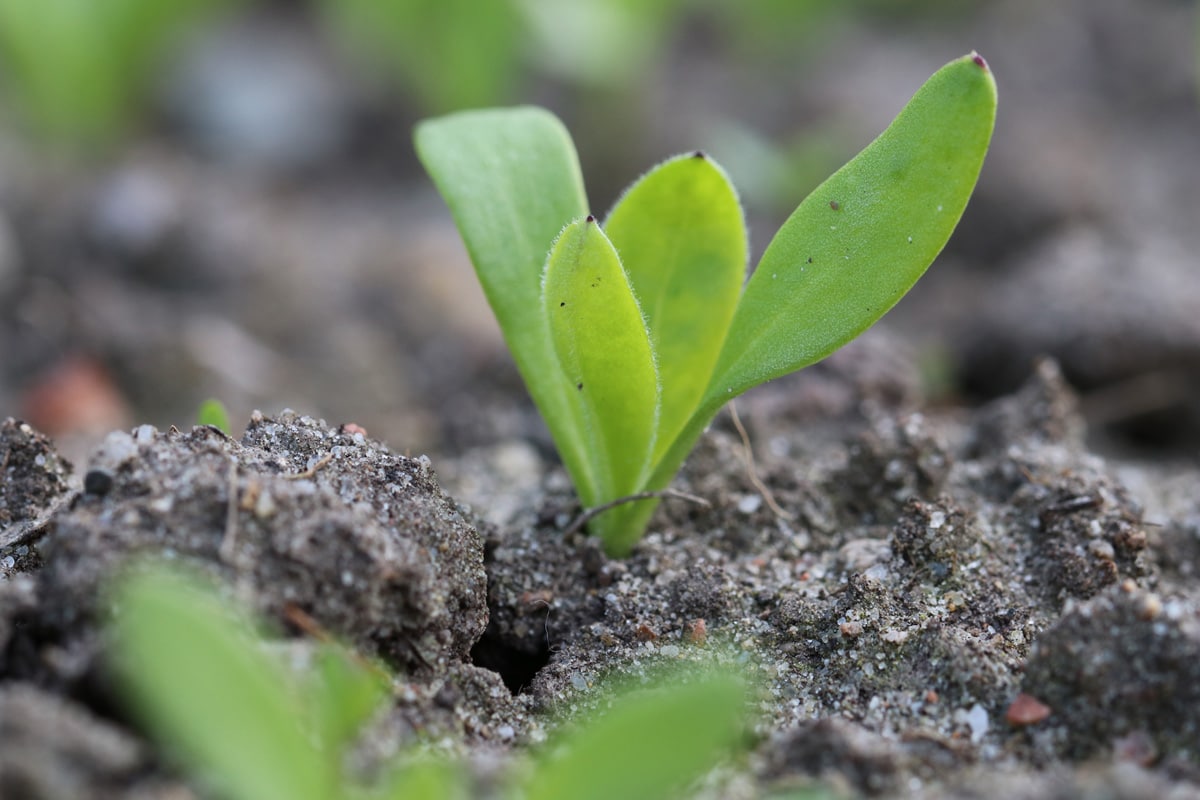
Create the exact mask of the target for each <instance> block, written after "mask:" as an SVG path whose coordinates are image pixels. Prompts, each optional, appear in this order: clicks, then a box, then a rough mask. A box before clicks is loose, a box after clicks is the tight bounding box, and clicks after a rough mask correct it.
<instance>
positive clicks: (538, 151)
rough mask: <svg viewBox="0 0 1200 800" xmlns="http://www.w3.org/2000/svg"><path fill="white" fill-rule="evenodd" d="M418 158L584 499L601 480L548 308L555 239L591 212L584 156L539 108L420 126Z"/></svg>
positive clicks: (590, 498) (592, 496)
mask: <svg viewBox="0 0 1200 800" xmlns="http://www.w3.org/2000/svg"><path fill="white" fill-rule="evenodd" d="M414 138H415V143H416V148H417V155H418V156H419V157H420V159H421V163H422V164H424V165H425V169H426V170H428V172H429V174H430V176H431V177H432V178H433V180H434V183H436V184H437V187H438V190H439V191H440V192H441V193H442V197H444V198H445V200H446V204H447V205H448V206H449V207H450V212H451V214H452V215H453V216H454V221H455V223H457V225H458V230H459V232H460V233H461V234H462V237H463V241H464V242H465V243H466V246H467V252H468V253H469V254H470V256H471V261H472V263H473V264H474V265H475V272H476V275H478V277H479V282H480V284H481V285H482V286H483V290H484V293H485V294H486V295H487V298H488V302H489V303H490V304H491V306H492V311H493V312H494V313H495V314H496V319H497V320H498V321H499V323H500V328H501V330H502V331H503V332H504V338H505V341H507V343H508V347H509V349H510V350H511V351H512V354H513V358H514V359H515V360H516V362H517V368H518V369H519V370H520V371H521V376H522V377H523V378H524V379H525V385H526V387H527V388H528V389H529V394H530V395H531V396H532V398H533V401H534V403H536V404H537V407H538V410H539V411H541V413H542V418H543V419H545V421H546V425H547V427H549V429H550V433H551V435H552V436H553V437H554V443H555V445H556V446H557V447H558V451H559V455H560V456H561V457H562V459H563V463H564V464H565V465H566V467H567V470H568V471H569V472H570V473H571V478H572V480H573V481H574V483H575V488H576V490H577V491H578V492H579V496H580V499H581V501H582V502H583V503H584V504H585V505H591V504H593V503H595V502H596V498H597V496H598V494H597V489H596V480H597V479H596V476H594V475H593V465H592V463H591V461H590V460H589V458H588V452H587V450H586V447H585V445H584V439H583V421H582V420H581V419H580V418H579V417H578V414H579V412H580V409H579V408H578V405H577V404H576V403H574V402H573V401H572V399H571V398H572V393H573V392H574V387H573V386H570V385H569V384H567V382H566V380H565V378H564V377H563V375H562V372H561V370H560V369H559V366H558V359H557V357H556V356H555V354H554V349H553V346H552V345H551V342H550V332H549V328H548V321H547V319H546V317H545V315H543V314H539V313H537V312H536V309H538V308H540V307H541V293H542V286H541V282H542V272H543V269H544V267H545V264H546V256H547V253H549V251H550V245H551V244H552V243H553V242H554V239H555V237H556V236H558V234H559V232H560V231H562V229H563V228H564V227H565V226H566V225H567V224H568V223H569V222H570V221H571V220H573V219H578V218H579V217H582V216H583V215H585V214H586V213H587V198H586V197H585V195H584V191H583V178H582V176H581V175H580V171H579V159H578V157H577V156H576V154H575V147H574V145H572V143H571V137H570V135H569V134H568V133H567V131H566V129H565V128H563V126H562V123H561V122H559V121H558V119H557V118H556V117H554V115H552V114H550V113H549V112H547V111H544V110H542V109H538V108H513V109H493V110H484V111H467V112H462V113H458V114H452V115H450V116H446V117H440V118H438V119H432V120H427V121H425V122H422V123H421V124H419V125H418V126H417V129H416V133H415V137H414Z"/></svg>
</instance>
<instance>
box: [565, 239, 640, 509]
mask: <svg viewBox="0 0 1200 800" xmlns="http://www.w3.org/2000/svg"><path fill="white" fill-rule="evenodd" d="M542 302H543V308H544V311H545V315H546V318H547V320H548V325H549V329H550V334H551V340H552V341H553V344H554V350H555V352H556V353H557V355H558V359H559V363H560V365H561V368H562V371H563V374H564V375H565V376H566V378H567V380H568V382H569V383H570V385H571V387H572V398H571V399H572V402H573V403H575V404H576V405H577V407H578V408H579V412H578V416H579V417H580V418H581V419H582V420H583V421H584V436H585V443H586V445H587V447H588V450H589V452H590V454H591V457H592V460H593V461H594V462H595V464H596V465H597V470H596V475H597V478H598V485H599V488H600V491H601V492H602V496H604V497H607V498H615V497H620V496H622V495H625V494H630V493H632V492H634V491H636V490H637V488H638V487H639V486H640V485H641V482H642V480H643V479H644V478H645V475H646V472H647V470H648V469H649V464H650V455H651V451H652V448H653V446H654V433H655V429H656V426H657V422H658V376H657V374H656V372H655V367H654V355H653V352H652V351H651V348H650V338H649V334H648V333H647V331H646V326H645V323H644V322H643V320H642V312H641V310H640V309H639V308H638V303H637V300H635V299H634V296H633V291H632V289H630V286H629V281H628V279H627V278H626V276H625V270H624V269H622V267H621V260H620V258H619V257H618V256H617V251H616V250H614V249H613V246H612V244H611V243H610V242H609V240H608V237H606V236H605V235H604V232H603V231H601V230H600V226H599V225H598V224H596V221H595V220H594V218H592V217H588V218H586V219H583V220H578V221H576V222H573V223H571V224H570V225H568V226H567V228H566V229H565V230H564V231H563V232H562V235H561V236H559V238H558V240H557V241H556V242H555V243H554V248H553V249H552V250H551V251H550V258H549V260H548V261H547V262H546V276H545V282H544V287H543V298H542Z"/></svg>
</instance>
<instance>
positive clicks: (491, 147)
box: [415, 53, 996, 555]
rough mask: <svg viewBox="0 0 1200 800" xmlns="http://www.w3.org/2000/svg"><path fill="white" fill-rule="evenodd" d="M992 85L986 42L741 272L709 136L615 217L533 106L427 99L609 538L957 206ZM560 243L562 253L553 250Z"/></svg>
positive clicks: (938, 243) (450, 191)
mask: <svg viewBox="0 0 1200 800" xmlns="http://www.w3.org/2000/svg"><path fill="white" fill-rule="evenodd" d="M995 112H996V86H995V82H994V80H993V78H992V75H991V73H990V71H989V70H988V67H987V64H986V63H985V62H984V60H983V59H982V58H981V57H980V56H978V55H976V54H974V53H972V54H970V55H967V56H964V57H963V58H960V59H958V60H956V61H952V62H951V63H949V64H947V65H946V66H945V67H943V68H942V69H940V70H939V71H938V72H937V73H936V74H934V75H933V77H931V78H930V79H929V81H927V82H926V83H925V85H924V86H923V87H921V89H920V90H919V91H918V92H917V93H916V95H914V96H913V98H912V99H911V100H910V101H909V103H908V105H907V106H906V107H905V108H904V109H903V110H902V111H901V112H900V114H899V116H897V117H896V119H895V120H894V121H893V122H892V124H891V125H890V126H889V127H888V129H887V130H886V131H884V132H883V133H882V134H881V135H880V136H879V138H877V139H876V140H875V141H874V142H872V143H871V144H870V145H868V146H867V148H866V149H865V150H863V151H862V152H861V153H859V154H858V155H857V156H856V157H855V158H854V159H852V160H851V161H850V162H849V163H848V164H846V165H845V166H844V167H842V168H841V169H839V170H838V171H837V172H835V173H834V174H833V175H832V176H831V177H830V178H828V179H827V180H826V181H825V182H824V183H822V184H821V185H820V186H819V187H817V189H816V190H814V191H813V192H812V194H810V195H809V196H808V198H807V199H805V200H804V202H802V203H801V204H800V206H799V208H797V209H796V211H795V212H794V213H793V214H792V215H791V217H790V218H789V219H788V220H787V221H786V222H785V223H784V224H783V227H782V228H780V230H779V231H778V232H777V233H776V235H775V237H774V239H773V240H772V241H771V243H770V245H769V246H768V247H767V249H766V251H765V253H764V254H763V256H762V259H761V260H760V261H759V263H758V266H757V268H756V269H755V271H754V273H753V275H752V276H751V278H750V280H749V282H747V283H746V284H745V286H744V287H743V279H744V276H745V271H746V254H747V245H746V231H745V223H744V221H743V217H742V211H741V206H740V204H739V202H738V198H737V195H736V194H735V192H734V189H733V187H732V186H731V185H730V182H729V179H728V177H727V176H726V174H725V172H724V171H723V170H722V169H721V168H720V167H719V166H717V164H716V163H715V162H713V161H712V159H710V158H708V157H707V156H705V155H704V154H702V153H696V154H694V155H688V156H680V157H677V158H673V159H670V160H668V161H666V162H664V163H662V164H660V165H659V166H658V167H656V168H654V169H653V170H651V171H650V172H649V173H648V174H646V175H645V176H643V177H642V178H641V179H640V180H638V181H637V182H635V183H634V184H633V185H632V186H631V187H630V188H629V189H628V190H627V191H626V192H625V194H624V196H623V197H622V198H621V199H620V200H619V201H618V202H617V204H616V207H615V208H613V209H612V211H611V212H610V213H609V215H608V217H607V218H606V219H605V220H604V222H603V223H601V222H600V221H599V220H597V219H596V218H595V217H593V216H591V215H590V214H589V212H588V205H587V199H586V196H585V193H584V189H583V179H582V177H581V174H580V167H579V161H578V157H577V156H576V153H575V149H574V147H573V145H572V143H571V139H570V136H569V135H568V134H567V132H566V130H565V129H564V128H563V126H562V124H561V123H560V122H559V121H558V120H557V119H556V118H555V117H553V116H552V115H551V114H550V113H548V112H546V111H544V110H541V109H536V108H514V109H499V110H483V111H470V112H462V113H459V114H453V115H450V116H446V117H442V118H438V119H433V120H427V121H425V122H423V123H421V124H420V125H418V127H417V130H416V135H415V139H416V149H417V153H418V155H419V156H420V158H421V161H422V162H423V163H424V165H425V167H426V169H427V170H428V171H429V173H430V175H431V176H432V177H433V180H434V182H435V183H436V184H437V187H438V189H439V190H440V191H441V193H442V195H443V197H444V198H445V199H446V202H447V205H448V206H449V207H450V211H451V213H452V214H453V216H454V219H455V221H456V223H457V225H458V228H459V231H460V233H461V234H462V237H463V239H464V241H465V243H466V246H467V251H468V253H469V255H470V257H471V260H472V262H473V263H474V265H475V270H476V273H477V275H478V277H479V281H480V283H481V284H482V286H483V289H484V292H485V294H486V295H487V298H488V301H489V303H490V304H491V306H492V309H493V311H494V312H495V314H496V317H497V319H498V320H499V322H500V327H501V329H502V330H503V333H504V337H505V340H506V341H507V343H508V346H509V348H510V350H511V351H512V353H513V357H514V360H515V361H516V364H517V367H518V369H519V370H520V372H521V374H522V376H523V378H524V380H525V384H526V386H527V387H528V389H529V393H530V395H531V396H532V398H533V400H534V402H535V403H536V404H537V406H538V408H539V410H540V411H541V413H542V416H543V418H544V419H545V421H546V424H547V426H548V427H549V429H550V433H551V435H552V436H553V438H554V442H555V444H556V446H557V448H558V452H559V454H560V456H561V457H562V460H563V463H564V464H565V466H566V468H567V470H568V471H569V473H570V475H571V478H572V480H573V482H574V484H575V487H576V491H577V492H578V494H579V498H580V501H581V503H582V504H583V505H584V506H585V507H587V508H591V509H596V508H607V507H609V506H610V505H611V506H612V507H611V508H610V509H609V510H606V511H605V512H604V513H602V514H599V515H598V516H595V517H594V518H593V519H592V521H591V522H590V523H589V530H590V531H591V532H592V533H594V534H597V535H599V536H600V537H602V539H603V540H604V542H605V545H606V547H607V549H608V550H609V551H610V553H612V554H614V555H623V554H625V553H627V552H628V551H629V550H630V548H632V546H633V545H634V544H635V543H636V542H637V541H638V539H639V538H640V537H641V535H642V533H643V532H644V530H645V527H646V525H647V523H648V521H649V517H650V514H651V513H652V511H653V509H654V506H655V503H656V502H657V501H656V499H654V498H653V497H651V498H649V499H641V500H637V501H635V502H625V503H621V502H620V501H621V500H622V499H624V498H629V497H644V496H646V495H647V494H651V495H652V494H653V493H655V492H659V491H661V490H662V489H664V488H665V487H666V486H667V485H668V484H669V482H670V481H671V479H672V478H673V477H674V475H675V473H676V472H677V471H678V470H679V467H680V466H681V465H682V463H683V461H684V459H685V458H686V457H687V455H688V453H689V452H690V451H691V449H692V447H693V446H694V445H695V443H696V440H697V439H698V438H699V436H700V434H701V433H702V432H703V431H704V429H705V427H706V426H707V425H708V424H709V422H710V421H711V420H712V418H713V417H714V416H715V415H716V413H717V412H718V411H719V410H720V409H721V407H722V406H723V405H724V404H725V403H726V402H727V401H729V400H731V399H733V398H734V397H736V396H738V395H739V394H741V393H742V392H745V391H746V390H747V389H750V388H751V387H753V386H756V385H758V384H760V383H763V382H765V381H769V380H771V379H772V378H776V377H779V376H781V375H784V374H786V373H789V372H792V371H794V370H798V369H800V368H802V367H805V366H807V365H809V364H812V363H814V362H816V361H819V360H820V359H822V358H824V357H825V356H827V355H829V354H830V353H832V352H833V351H834V350H836V349H837V348H839V347H841V346H842V345H843V344H845V343H846V342H848V341H850V340H851V339H853V338H854V337H855V336H857V335H858V334H859V333H861V332H862V331H864V330H865V329H866V328H867V327H869V326H870V325H871V324H873V323H874V322H875V321H876V320H878V319H879V318H880V317H881V316H883V314H884V313H885V312H886V311H887V310H888V309H890V308H891V307H892V306H893V305H894V304H895V303H896V302H897V301H898V300H899V299H900V298H901V297H902V296H903V295H904V293H905V292H907V291H908V289H909V288H910V287H911V286H912V285H913V284H914V283H915V282H916V281H917V279H918V278H919V277H920V276H921V275H922V274H923V273H924V271H925V269H926V268H927V267H928V266H929V264H930V263H931V262H932V261H933V259H934V258H935V257H936V256H937V254H938V253H939V252H940V251H941V249H942V247H943V246H944V245H945V243H946V241H947V239H948V238H949V237H950V234H951V232H952V231H953V230H954V227H955V225H956V224H957V223H958V220H959V218H960V217H961V215H962V213H963V210H964V209H965V208H966V204H967V200H968V198H969V197H970V195H971V192H972V190H973V188H974V186H975V181H976V179H977V177H978V175H979V170H980V168H981V167H982V164H983V159H984V155H985V154H986V152H987V147H988V143H989V141H990V139H991V134H992V127H993V123H994V121H995ZM547 254H548V255H547Z"/></svg>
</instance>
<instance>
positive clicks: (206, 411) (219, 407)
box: [196, 398, 231, 436]
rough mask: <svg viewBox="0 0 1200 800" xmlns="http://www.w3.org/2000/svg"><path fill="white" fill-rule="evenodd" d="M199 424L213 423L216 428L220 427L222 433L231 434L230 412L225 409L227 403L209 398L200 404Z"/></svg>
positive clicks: (197, 418)
mask: <svg viewBox="0 0 1200 800" xmlns="http://www.w3.org/2000/svg"><path fill="white" fill-rule="evenodd" d="M196 424H197V425H212V426H213V427H214V428H218V429H220V431H221V432H222V433H224V434H225V435H226V436H229V435H230V434H229V431H230V428H231V426H230V424H229V412H228V411H226V410H225V405H224V404H223V403H222V402H221V401H220V400H216V399H213V398H209V399H208V400H205V401H204V402H203V403H201V404H200V409H199V410H198V411H197V412H196Z"/></svg>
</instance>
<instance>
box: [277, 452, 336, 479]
mask: <svg viewBox="0 0 1200 800" xmlns="http://www.w3.org/2000/svg"><path fill="white" fill-rule="evenodd" d="M330 461H333V453H326V454H325V455H324V456H322V457H321V460H320V461H318V462H317V463H315V464H313V465H312V466H311V467H309V468H308V469H306V470H304V472H289V473H288V474H286V475H284V476H283V479H284V480H285V481H299V480H304V479H305V478H312V477H314V476H315V475H316V474H317V470H319V469H321V467H323V466H325V465H326V464H328V463H329V462H330Z"/></svg>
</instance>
